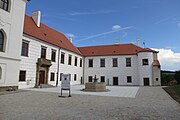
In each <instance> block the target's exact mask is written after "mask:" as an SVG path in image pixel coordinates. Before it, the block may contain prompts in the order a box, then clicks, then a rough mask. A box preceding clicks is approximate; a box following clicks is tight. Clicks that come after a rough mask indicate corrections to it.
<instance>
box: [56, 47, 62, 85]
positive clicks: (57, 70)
mask: <svg viewBox="0 0 180 120" xmlns="http://www.w3.org/2000/svg"><path fill="white" fill-rule="evenodd" d="M60 50H61V48H60V47H59V50H58V67H57V73H56V75H57V80H56V87H57V86H58V81H59V80H58V78H59V62H60Z"/></svg>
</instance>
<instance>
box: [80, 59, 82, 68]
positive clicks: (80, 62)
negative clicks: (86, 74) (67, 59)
mask: <svg viewBox="0 0 180 120" xmlns="http://www.w3.org/2000/svg"><path fill="white" fill-rule="evenodd" d="M80 67H82V58H80Z"/></svg>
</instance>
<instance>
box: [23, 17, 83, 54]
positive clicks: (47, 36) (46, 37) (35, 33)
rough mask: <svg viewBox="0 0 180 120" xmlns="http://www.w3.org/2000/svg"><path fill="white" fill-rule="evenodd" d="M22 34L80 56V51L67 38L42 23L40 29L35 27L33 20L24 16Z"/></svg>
mask: <svg viewBox="0 0 180 120" xmlns="http://www.w3.org/2000/svg"><path fill="white" fill-rule="evenodd" d="M24 34H27V35H29V36H32V37H35V38H37V39H40V40H42V41H44V42H47V43H50V44H53V45H56V46H59V47H61V48H64V49H66V50H69V51H71V52H74V53H77V54H79V55H81V53H80V51H79V50H78V49H77V48H76V47H75V46H74V45H73V44H72V43H71V42H70V41H69V39H68V38H66V36H65V35H64V34H62V33H60V32H58V31H56V30H54V29H52V28H50V27H48V26H46V25H45V24H43V23H41V26H40V27H37V26H36V24H35V23H34V21H33V19H32V18H31V17H30V16H27V15H25V21H24Z"/></svg>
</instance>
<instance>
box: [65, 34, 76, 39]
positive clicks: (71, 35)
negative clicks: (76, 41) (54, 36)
mask: <svg viewBox="0 0 180 120" xmlns="http://www.w3.org/2000/svg"><path fill="white" fill-rule="evenodd" d="M66 36H67V37H70V38H74V37H75V35H74V34H72V33H66Z"/></svg>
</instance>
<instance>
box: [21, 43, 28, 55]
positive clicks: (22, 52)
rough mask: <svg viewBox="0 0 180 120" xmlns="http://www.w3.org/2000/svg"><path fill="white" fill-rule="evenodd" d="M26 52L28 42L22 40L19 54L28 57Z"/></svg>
mask: <svg viewBox="0 0 180 120" xmlns="http://www.w3.org/2000/svg"><path fill="white" fill-rule="evenodd" d="M28 53H29V42H26V41H23V42H22V48H21V56H26V57H28Z"/></svg>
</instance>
